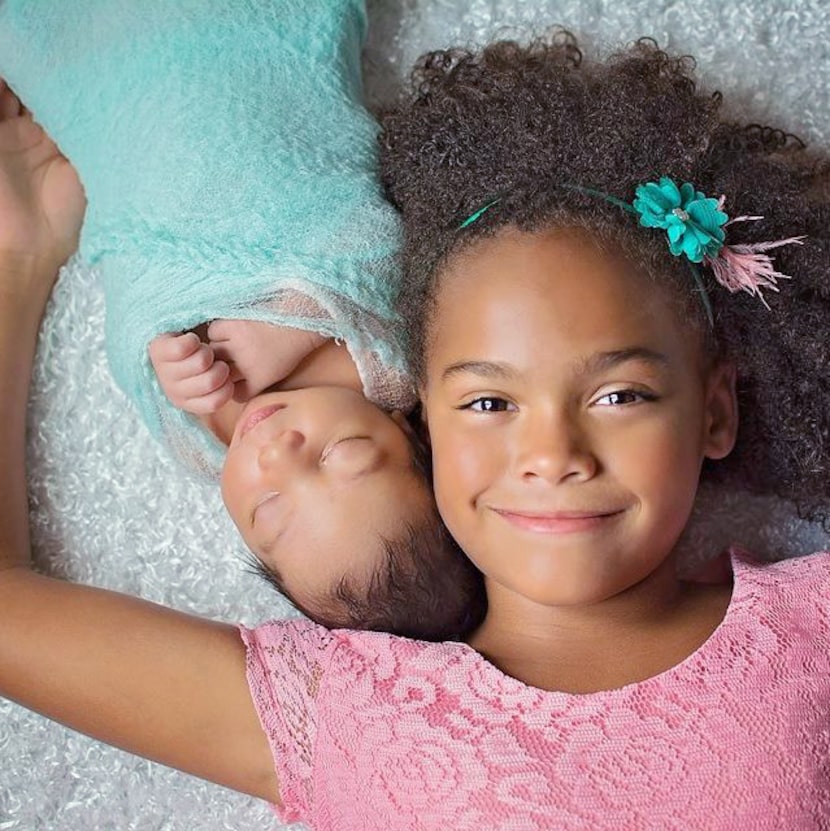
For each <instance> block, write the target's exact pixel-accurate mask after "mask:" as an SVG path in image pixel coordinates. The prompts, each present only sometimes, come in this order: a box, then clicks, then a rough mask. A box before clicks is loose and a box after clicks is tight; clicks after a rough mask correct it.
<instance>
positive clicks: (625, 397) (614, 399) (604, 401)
mask: <svg viewBox="0 0 830 831" xmlns="http://www.w3.org/2000/svg"><path fill="white" fill-rule="evenodd" d="M655 398H656V396H654V395H650V394H648V393H644V392H637V391H636V390H614V391H613V392H607V393H606V394H605V395H602V396H600V397H599V398H597V399H595V400H594V404H598V405H599V406H600V407H624V406H626V405H627V404H637V403H638V402H640V401H654V400H655Z"/></svg>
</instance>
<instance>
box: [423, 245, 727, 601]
mask: <svg viewBox="0 0 830 831" xmlns="http://www.w3.org/2000/svg"><path fill="white" fill-rule="evenodd" d="M701 342H702V339H701V337H700V335H699V334H698V333H697V332H696V331H695V330H694V329H692V328H690V327H689V326H687V325H684V323H683V321H682V320H681V319H680V315H679V312H678V311H677V308H676V304H674V303H673V302H672V298H671V296H670V295H668V294H667V292H666V291H665V289H661V288H659V287H657V286H656V285H654V284H653V283H651V282H650V281H649V280H648V278H646V277H643V276H642V275H639V274H637V273H634V272H632V269H631V268H630V267H629V266H628V265H627V263H626V262H625V261H624V260H622V259H621V258H616V257H611V256H608V255H606V254H604V253H603V252H602V251H600V250H599V249H598V248H597V247H596V246H595V245H594V244H593V242H592V241H591V238H590V237H589V236H588V234H587V233H586V232H580V231H575V230H572V229H568V230H563V231H547V232H542V233H535V234H527V233H520V232H518V231H513V230H508V231H502V232H500V233H499V234H497V235H496V236H495V237H492V238H489V239H485V240H483V241H481V242H477V243H476V244H475V245H474V246H473V247H471V248H469V249H467V250H466V251H465V252H463V253H462V254H461V255H459V256H457V257H456V258H455V259H454V260H451V261H450V263H449V265H448V266H447V269H446V272H445V273H444V274H442V275H441V277H440V282H439V289H438V295H437V300H436V303H435V307H434V313H433V317H432V319H431V325H430V327H429V330H428V341H427V343H428V347H427V362H426V379H427V380H426V385H425V389H424V390H423V394H424V401H425V413H426V418H427V423H428V426H429V431H430V437H431V441H432V448H433V461H434V471H435V472H434V476H435V493H436V499H437V501H438V506H439V509H440V511H441V514H442V516H443V518H444V520H445V522H446V523H447V526H448V527H449V529H450V531H451V532H452V534H453V535H454V536H455V538H456V539H457V540H458V541H459V543H460V544H461V545H462V547H463V548H464V550H465V551H466V552H467V554H468V556H470V558H471V559H472V560H473V561H474V562H475V563H476V565H477V566H478V567H479V568H480V569H481V570H482V571H483V572H484V574H485V576H486V580H487V587H488V596H489V597H490V602H491V613H490V614H491V616H492V614H498V609H499V598H500V597H501V596H502V595H504V594H506V595H509V596H511V597H513V598H514V599H516V598H522V599H523V602H526V601H530V602H531V603H532V604H539V605H541V606H543V607H546V608H549V609H551V610H554V609H559V613H561V612H562V610H563V609H565V608H566V607H570V606H584V605H586V604H589V605H590V604H597V603H602V602H604V601H607V600H609V599H610V598H614V597H617V596H620V595H621V594H624V593H625V592H626V591H627V590H628V589H630V588H631V587H632V586H635V585H636V584H638V583H640V582H641V581H643V580H646V579H647V578H648V577H649V576H650V575H652V574H653V573H654V572H656V571H657V570H658V569H660V567H661V566H662V565H663V563H664V562H665V561H666V560H667V558H668V557H669V555H670V554H671V552H672V550H673V548H674V545H675V543H676V541H677V539H678V537H679V536H680V533H681V531H682V530H683V528H684V526H685V524H686V522H687V519H688V517H689V514H690V512H691V508H692V504H693V502H694V498H695V493H696V490H697V485H698V477H699V474H700V468H701V464H702V462H703V459H704V458H705V457H707V456H708V457H712V458H718V457H720V456H723V455H725V454H726V453H728V452H729V450H730V449H731V446H732V443H733V438H734V432H735V403H734V393H733V380H732V377H733V376H732V371H731V369H730V368H729V367H726V366H721V365H718V366H714V367H712V366H710V365H709V362H708V361H707V359H706V357H705V356H704V354H703V348H702V345H701ZM674 583H675V585H676V581H674Z"/></svg>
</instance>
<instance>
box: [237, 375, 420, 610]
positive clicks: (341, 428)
mask: <svg viewBox="0 0 830 831" xmlns="http://www.w3.org/2000/svg"><path fill="white" fill-rule="evenodd" d="M408 429H409V428H408V425H407V424H406V420H405V419H404V418H403V417H402V416H401V417H399V418H398V417H397V416H389V415H387V414H386V413H384V412H383V411H382V410H380V409H379V408H378V407H376V406H374V405H373V404H371V403H370V402H369V401H367V400H366V399H365V398H364V397H363V396H362V395H361V394H359V393H357V392H354V391H353V390H350V389H346V388H343V387H309V388H305V389H301V390H292V391H286V392H274V393H266V394H264V395H259V396H257V397H256V398H254V399H252V400H251V401H250V402H249V403H248V405H247V406H246V407H245V409H244V410H243V412H242V414H241V415H240V417H239V419H238V421H237V424H236V429H235V430H234V434H233V437H232V439H231V442H230V445H229V447H228V452H227V456H226V458H225V465H224V469H223V471H222V496H223V499H224V500H225V505H226V506H227V508H228V512H229V513H230V515H231V517H232V519H233V520H234V522H235V524H236V526H237V527H238V529H239V531H240V533H241V534H242V537H243V539H244V540H245V542H246V543H247V544H248V547H249V548H250V549H251V550H252V551H253V552H254V554H255V555H256V556H257V557H258V558H259V559H260V560H262V562H263V563H264V564H265V565H266V566H268V567H269V568H271V569H272V570H274V571H277V572H279V573H280V574H281V575H282V578H283V580H284V582H285V584H286V587H287V588H288V590H289V591H290V592H291V593H292V594H293V595H294V596H295V597H297V598H298V599H299V600H300V601H301V602H304V603H308V602H309V599H310V598H315V597H319V596H320V595H322V594H325V593H326V592H329V591H331V589H332V588H334V587H335V586H336V585H337V583H338V581H339V580H340V579H341V578H342V577H344V576H348V577H349V578H350V579H351V581H352V583H353V584H357V585H361V586H362V585H364V584H368V582H369V581H370V580H371V579H372V575H373V574H374V573H375V570H376V569H377V567H378V565H379V564H380V563H381V561H382V558H383V556H384V549H383V545H382V538H384V537H386V538H395V537H397V536H399V535H400V533H401V530H402V529H403V527H404V523H405V522H407V521H410V522H413V523H417V521H418V519H419V518H420V517H421V516H422V515H423V513H424V512H425V511H428V510H429V506H430V504H431V502H432V498H431V493H430V491H429V488H428V487H427V483H426V482H425V481H424V479H423V477H422V476H420V475H419V474H418V473H417V472H416V470H415V466H414V464H413V450H412V445H411V444H410V440H409V433H408Z"/></svg>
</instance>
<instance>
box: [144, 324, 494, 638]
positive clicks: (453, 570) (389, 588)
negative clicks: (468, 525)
mask: <svg viewBox="0 0 830 831" xmlns="http://www.w3.org/2000/svg"><path fill="white" fill-rule="evenodd" d="M200 334H201V335H202V337H204V338H205V340H204V341H203V340H202V339H201V338H200ZM150 358H151V361H152V363H153V367H154V369H155V371H156V373H157V376H158V380H159V383H160V385H161V387H162V389H163V390H164V392H165V394H166V395H167V397H168V398H169V399H170V401H171V403H173V404H174V405H175V406H177V407H180V408H181V409H182V410H184V411H186V412H189V413H191V414H193V415H195V416H197V417H198V418H199V419H200V421H201V422H202V424H203V425H204V426H205V427H206V428H207V429H209V430H210V431H211V432H212V433H213V434H214V435H215V436H216V437H217V438H218V439H219V440H220V441H222V442H223V444H225V445H226V446H227V455H226V458H225V463H224V466H223V470H222V476H221V481H222V497H223V499H224V502H225V505H226V507H227V509H228V512H229V513H230V516H231V518H232V519H233V521H234V523H235V524H236V526H237V528H238V529H239V532H240V534H241V535H242V538H243V539H244V540H245V542H246V544H247V546H248V548H249V549H250V551H251V552H252V554H253V559H252V564H253V566H254V570H255V571H256V572H257V573H258V574H260V575H261V576H263V577H264V578H265V579H266V580H267V581H268V582H270V583H272V584H273V585H274V586H275V587H276V588H277V589H278V590H279V591H280V592H282V593H283V594H284V595H286V596H287V597H289V598H290V599H291V601H292V602H293V603H294V605H295V606H297V608H299V609H300V610H302V611H303V612H305V613H306V614H307V615H308V616H309V617H311V618H313V619H314V620H316V621H317V622H322V623H324V625H328V626H330V627H350V628H361V629H378V630H385V631H391V632H396V633H398V634H410V635H411V636H413V637H420V638H425V639H437V638H442V637H454V636H457V635H459V634H461V633H463V632H465V631H468V630H469V629H470V628H471V627H472V626H474V625H475V622H476V621H477V620H478V619H479V618H480V616H481V614H482V613H483V603H482V591H481V587H480V583H479V580H480V577H479V575H478V573H477V572H476V571H475V570H474V569H472V568H471V567H470V565H469V560H468V559H467V558H466V557H464V556H463V555H461V554H459V552H458V550H457V548H456V544H455V542H454V540H453V539H452V537H450V536H449V534H448V533H447V531H446V529H445V528H444V525H443V523H442V522H441V521H440V519H439V517H438V515H437V512H436V509H435V504H434V500H433V497H432V491H431V487H430V464H429V449H428V447H427V446H426V445H425V444H424V443H423V442H422V441H421V440H420V439H419V437H418V436H417V435H416V433H415V431H414V430H413V428H412V426H410V423H409V421H408V420H407V418H406V417H405V416H404V415H403V414H402V413H401V412H400V411H399V410H397V411H393V412H391V413H386V412H384V411H383V410H382V409H381V408H380V407H378V406H376V405H374V404H372V403H371V402H370V401H369V400H368V399H367V398H366V396H365V395H364V389H363V387H362V383H361V379H360V377H359V375H358V372H357V368H356V365H355V362H354V361H353V360H352V358H351V357H350V356H349V353H348V350H347V349H346V346H345V345H339V344H337V343H336V342H335V341H333V340H332V339H327V338H325V337H324V336H323V335H321V334H319V333H315V332H309V331H303V330H298V329H292V328H288V327H280V326H274V325H271V324H268V323H262V322H258V321H247V320H218V321H213V322H212V323H210V324H209V325H207V326H204V327H200V331H199V332H196V331H191V332H186V333H183V334H178V335H177V334H166V335H161V336H159V337H158V338H156V339H155V340H154V341H153V342H152V343H151V344H150Z"/></svg>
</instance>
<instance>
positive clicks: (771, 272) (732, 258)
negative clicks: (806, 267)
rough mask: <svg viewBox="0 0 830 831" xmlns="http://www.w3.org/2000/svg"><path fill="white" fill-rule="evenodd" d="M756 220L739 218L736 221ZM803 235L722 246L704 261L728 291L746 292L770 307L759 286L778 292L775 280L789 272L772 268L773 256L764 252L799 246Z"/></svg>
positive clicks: (786, 278) (787, 276)
mask: <svg viewBox="0 0 830 831" xmlns="http://www.w3.org/2000/svg"><path fill="white" fill-rule="evenodd" d="M744 219H755V217H740V218H739V219H737V220H733V221H736V222H737V221H741V220H744ZM803 239H804V237H789V238H788V239H780V240H775V241H773V242H754V243H749V244H747V245H724V246H723V248H721V250H720V251H719V252H718V255H717V256H716V257H707V258H706V264H707V265H708V266H709V267H710V268H711V269H712V272H713V274H714V275H715V279H716V280H717V281H718V282H719V283H720V284H721V285H722V286H723V287H724V288H726V289H728V290H729V291H731V292H733V293H734V292H737V291H745V292H748V293H749V294H752V295H754V296H756V297H757V298H758V299H759V300H760V301H761V302H762V303H763V304H764V306H766V308H767V309H769V304H768V303H767V301H766V300H765V299H764V295H763V294H762V292H761V290H762V289H770V290H771V291H778V285H777V281H778V280H789V279H791V278H790V275H789V274H782V273H781V272H780V271H776V270H775V266H774V265H773V262H772V257H770V256H769V255H768V254H765V253H763V252H765V251H770V250H771V249H773V248H779V247H780V246H782V245H801V244H802V240H803Z"/></svg>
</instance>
